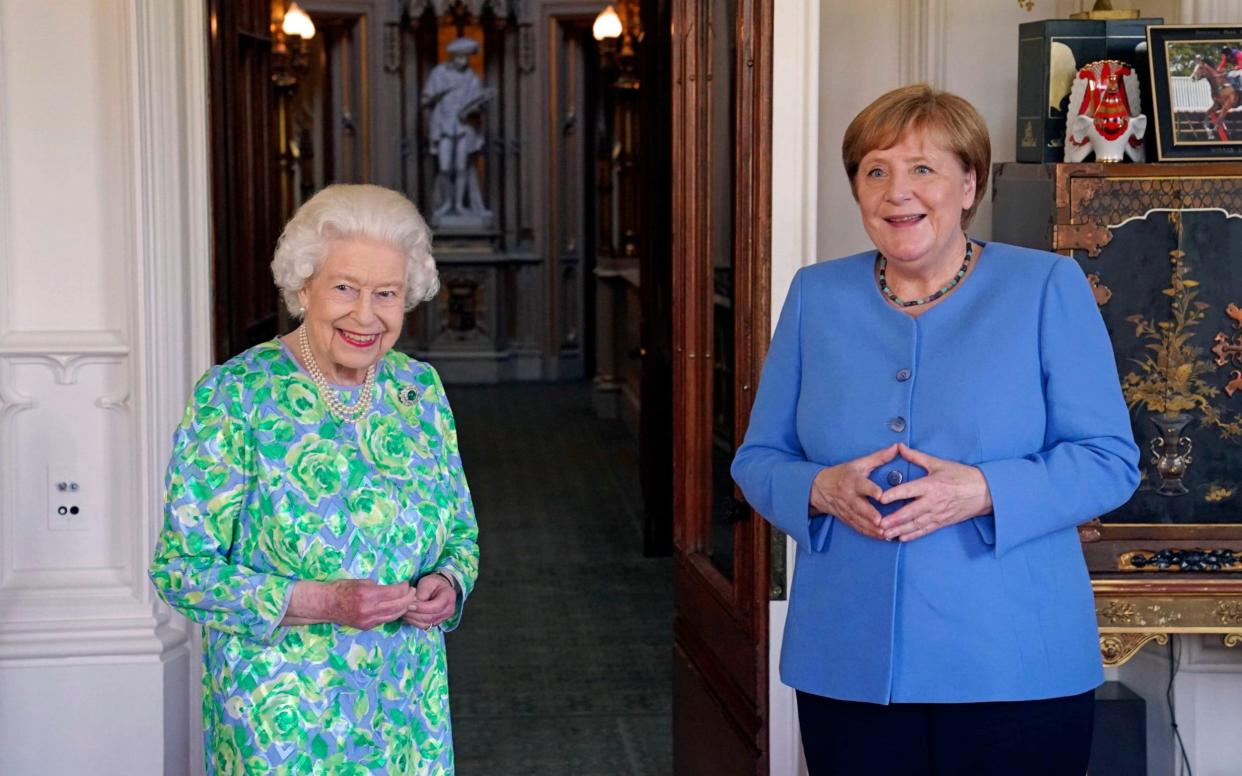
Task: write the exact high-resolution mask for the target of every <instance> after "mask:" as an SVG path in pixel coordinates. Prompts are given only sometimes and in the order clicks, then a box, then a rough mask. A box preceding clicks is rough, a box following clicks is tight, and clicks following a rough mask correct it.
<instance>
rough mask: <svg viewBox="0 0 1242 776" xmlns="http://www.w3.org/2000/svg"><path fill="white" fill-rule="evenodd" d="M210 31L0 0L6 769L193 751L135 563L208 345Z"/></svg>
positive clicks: (183, 648)
mask: <svg viewBox="0 0 1242 776" xmlns="http://www.w3.org/2000/svg"><path fill="white" fill-rule="evenodd" d="M205 33H206V21H205V19H204V17H203V4H202V3H201V2H196V1H195V0H182V1H178V2H169V1H168V0H58V2H55V3H36V2H27V1H25V0H0V38H2V39H0V773H14V774H19V773H88V772H89V773H95V774H127V775H128V774H148V773H152V774H154V773H184V772H185V771H186V770H187V768H188V767H189V738H190V726H189V722H188V716H189V709H190V705H189V695H190V693H189V684H190V677H191V666H190V662H191V659H190V654H189V649H188V645H187V640H186V635H185V631H184V629H183V628H182V627H180V626H178V625H174V624H173V623H172V621H171V619H170V616H169V613H168V611H167V610H166V608H164V607H163V606H162V605H160V604H159V603H158V601H157V600H156V598H155V596H154V594H153V592H152V590H151V587H150V584H149V583H148V581H147V578H146V565H147V563H148V561H149V558H150V555H151V548H152V546H153V542H154V537H155V535H156V532H157V530H158V526H159V524H160V521H161V510H160V488H161V482H162V470H163V467H164V464H165V462H166V457H167V453H168V440H169V437H170V434H171V430H172V427H173V425H174V424H175V423H176V420H177V418H178V417H179V415H180V412H181V408H182V407H183V406H184V402H185V398H186V396H187V395H188V394H189V391H190V388H191V386H192V380H193V378H194V377H196V376H197V373H198V372H200V371H201V370H202V369H203V368H205V366H206V365H207V363H208V358H209V345H210V339H209V336H210V334H209V320H208V315H209V312H208V311H209V306H210V298H209V280H210V265H209V252H208V243H209V238H208V185H207V151H206V149H207V144H206V118H205V107H206V59H205V50H204V39H205ZM59 482H65V483H76V484H77V488H76V489H73V488H72V487H71V486H67V488H66V490H64V491H61V490H58V489H57V487H56V483H59ZM61 507H65V509H66V512H67V513H66V514H64V515H62V514H60V513H59V510H60V508H61ZM74 508H76V510H77V511H76V514H74V513H72V512H71V510H73V509H74Z"/></svg>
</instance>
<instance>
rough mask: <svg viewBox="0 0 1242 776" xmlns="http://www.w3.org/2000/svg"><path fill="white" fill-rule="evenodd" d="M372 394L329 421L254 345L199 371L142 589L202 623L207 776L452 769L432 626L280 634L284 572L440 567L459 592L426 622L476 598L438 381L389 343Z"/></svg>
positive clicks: (313, 392) (345, 573)
mask: <svg viewBox="0 0 1242 776" xmlns="http://www.w3.org/2000/svg"><path fill="white" fill-rule="evenodd" d="M356 390H357V389H355V391H356ZM349 393H350V391H348V390H346V389H341V395H342V398H343V399H344V400H345V401H346V403H350V402H352V401H353V400H354V396H350V395H349ZM375 393H376V397H375V399H374V406H373V407H372V409H371V411H370V412H369V413H368V414H367V415H365V416H364V417H363V418H362V419H360V420H359V421H358V422H357V423H356V424H355V423H343V422H341V421H338V420H336V419H335V418H334V417H333V416H332V415H330V414H329V413H328V412H327V409H326V404H325V402H324V401H322V400H321V399H320V398H319V393H318V389H317V387H316V386H315V384H314V383H313V382H312V381H311V379H310V377H309V376H307V375H306V374H305V373H304V372H302V371H301V369H300V368H299V366H298V364H297V362H296V361H294V359H293V356H292V354H290V353H289V351H288V350H287V349H286V348H285V347H284V346H283V345H282V344H281V343H280V342H279V341H272V342H268V343H265V344H262V345H259V346H257V347H254V348H251V349H250V350H248V351H246V352H244V353H242V354H240V355H238V356H237V357H235V358H233V359H232V360H230V361H228V362H227V363H225V364H223V365H221V366H218V367H214V368H213V369H211V370H210V371H209V372H208V373H207V374H206V375H205V376H204V377H203V378H202V380H201V381H200V382H199V383H198V386H197V387H196V388H195V390H194V396H193V398H192V399H191V400H190V403H189V407H188V408H187V410H186V414H185V417H184V419H183V420H182V422H181V425H180V426H179V427H178V429H177V432H176V435H175V436H174V438H173V452H172V458H171V461H170V462H169V466H168V475H167V479H166V496H165V514H166V522H165V526H164V531H163V533H162V535H161V536H160V540H159V545H158V547H157V548H156V552H155V558H154V560H153V561H152V564H151V579H152V581H153V582H154V583H155V587H156V589H157V590H158V591H159V593H160V595H161V596H162V597H163V598H164V600H166V601H167V602H168V603H169V604H170V605H172V606H173V607H175V608H176V609H177V610H178V611H180V612H182V613H183V614H185V615H186V616H187V617H189V618H190V619H192V620H194V621H195V622H198V623H201V624H202V625H203V627H204V648H203V650H204V653H203V661H204V669H205V670H204V675H203V718H204V724H205V727H206V731H205V736H206V753H207V761H208V762H207V767H208V771H209V772H210V773H213V774H247V776H251V775H254V774H291V775H292V774H376V773H382V774H452V773H453V744H452V732H451V726H450V722H449V696H448V675H447V669H446V662H445V654H444V635H443V632H442V629H441V628H432V629H431V630H430V631H424V630H422V629H421V628H417V627H415V626H412V625H406V624H403V623H402V622H401V621H396V622H392V623H388V624H386V625H383V626H380V627H378V628H374V629H371V630H366V631H360V630H356V629H353V628H348V627H344V626H337V625H331V624H320V625H306V626H286V625H281V624H280V621H281V619H282V618H283V617H284V615H285V610H286V608H287V607H288V605H289V598H290V596H291V595H292V590H293V585H294V583H295V582H296V581H298V580H316V581H321V582H327V581H331V580H337V579H349V578H367V579H373V580H375V581H376V582H378V583H380V584H393V583H399V582H405V581H407V580H412V579H418V578H420V577H422V576H423V575H425V574H428V573H430V572H432V571H436V570H440V571H444V572H446V573H448V574H449V575H450V576H452V577H453V578H454V579H456V580H457V581H458V582H459V584H460V588H461V592H462V595H461V597H460V599H459V603H458V609H457V611H456V612H455V613H454V614H453V616H452V618H450V619H449V620H448V621H447V622H445V623H444V626H443V629H451V628H453V627H456V625H457V622H458V621H459V620H460V617H461V606H462V604H463V603H464V601H465V598H466V596H467V595H469V593H470V591H471V589H472V588H473V587H474V580H475V577H476V576H477V574H478V563H479V550H478V544H477V538H478V528H477V525H476V523H475V517H474V507H473V504H472V503H471V499H470V491H469V488H468V486H467V485H466V478H465V475H464V473H463V472H462V465H461V458H460V456H459V455H458V449H457V433H456V429H455V426H454V424H453V416H452V412H451V410H450V409H449V405H448V401H447V400H446V398H445V395H444V388H443V386H442V385H441V383H440V379H439V377H438V376H437V375H436V373H435V371H434V370H433V369H432V368H431V367H430V366H428V365H427V364H423V363H421V362H418V361H415V360H412V359H410V358H409V357H407V356H405V355H403V354H400V353H397V352H389V353H388V354H387V355H386V356H385V357H384V359H383V362H382V363H381V365H380V367H379V369H378V373H377V376H376V391H375ZM355 396H356V393H355Z"/></svg>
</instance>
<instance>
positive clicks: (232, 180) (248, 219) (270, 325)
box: [207, 0, 282, 361]
mask: <svg viewBox="0 0 1242 776" xmlns="http://www.w3.org/2000/svg"><path fill="white" fill-rule="evenodd" d="M207 13H208V19H209V27H208V31H207V34H208V52H209V57H208V59H209V66H210V71H211V99H210V110H211V173H212V181H211V190H212V197H211V200H212V201H211V210H212V213H211V219H212V253H213V260H212V264H213V277H212V296H213V310H212V312H213V320H214V322H215V323H214V325H215V332H214V333H215V357H216V360H217V361H224V360H226V359H227V358H229V357H230V356H232V355H234V354H236V353H240V352H241V351H243V350H245V349H246V348H248V347H250V346H252V345H256V344H258V343H260V342H263V341H265V340H268V339H271V338H272V337H274V336H275V335H276V333H277V324H278V315H277V304H278V301H279V298H278V295H277V292H276V288H275V287H274V286H273V285H272V273H271V270H270V269H269V267H270V265H271V261H272V250H273V249H274V248H275V247H276V237H277V235H278V234H279V233H280V227H281V215H282V214H281V212H280V209H281V203H280V171H279V168H278V162H279V151H278V149H279V146H278V138H277V127H276V97H277V95H276V92H275V90H274V89H273V87H272V77H271V74H272V38H271V26H272V16H273V7H272V0H238V1H236V2H232V1H229V0H208V2H207Z"/></svg>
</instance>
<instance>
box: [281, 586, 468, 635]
mask: <svg viewBox="0 0 1242 776" xmlns="http://www.w3.org/2000/svg"><path fill="white" fill-rule="evenodd" d="M456 609H457V591H456V590H455V589H454V588H453V585H452V583H450V582H449V581H448V580H447V579H445V578H444V577H442V576H441V575H439V574H434V573H433V574H426V575H424V576H423V577H422V578H420V579H419V580H418V582H417V583H415V584H414V585H410V584H409V583H406V582H399V583H397V584H394V585H381V584H379V583H377V582H375V581H373V580H370V579H340V580H336V581H334V582H310V581H305V580H304V581H300V582H298V583H297V584H296V585H294V588H293V599H292V600H291V601H290V602H289V610H288V612H287V613H286V615H285V618H284V624H286V625H307V624H310V623H316V622H331V623H336V624H337V625H345V626H348V627H350V628H357V629H359V630H370V629H371V628H374V627H376V626H379V625H383V624H384V623H387V622H394V621H396V620H401V621H402V622H404V623H406V624H407V625H414V626H416V627H419V628H422V629H424V630H427V629H430V628H432V627H434V626H436V625H439V624H441V623H443V622H444V621H445V620H447V619H448V618H449V617H452V616H453V612H454V611H455V610H456Z"/></svg>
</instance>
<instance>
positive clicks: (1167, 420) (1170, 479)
mask: <svg viewBox="0 0 1242 776" xmlns="http://www.w3.org/2000/svg"><path fill="white" fill-rule="evenodd" d="M1190 420H1191V417H1190V416H1189V415H1187V414H1186V413H1184V412H1178V413H1176V414H1168V413H1166V414H1163V415H1154V416H1152V417H1151V422H1152V423H1154V424H1155V425H1156V429H1157V431H1158V432H1159V434H1160V436H1158V437H1156V438H1155V439H1153V440H1151V452H1152V459H1151V462H1152V465H1154V466H1155V467H1156V473H1157V474H1159V475H1160V487H1158V488H1156V493H1157V494H1158V495H1161V496H1182V495H1185V494H1187V493H1189V492H1190V491H1188V490H1187V489H1186V486H1185V485H1183V484H1182V477H1185V476H1186V470H1187V469H1189V468H1190V464H1191V462H1193V460H1194V459H1193V458H1191V457H1190V451H1191V448H1192V447H1193V445H1192V444H1191V441H1190V437H1185V436H1182V429H1184V428H1186V424H1187V423H1189V422H1190ZM1183 448H1184V449H1183Z"/></svg>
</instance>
